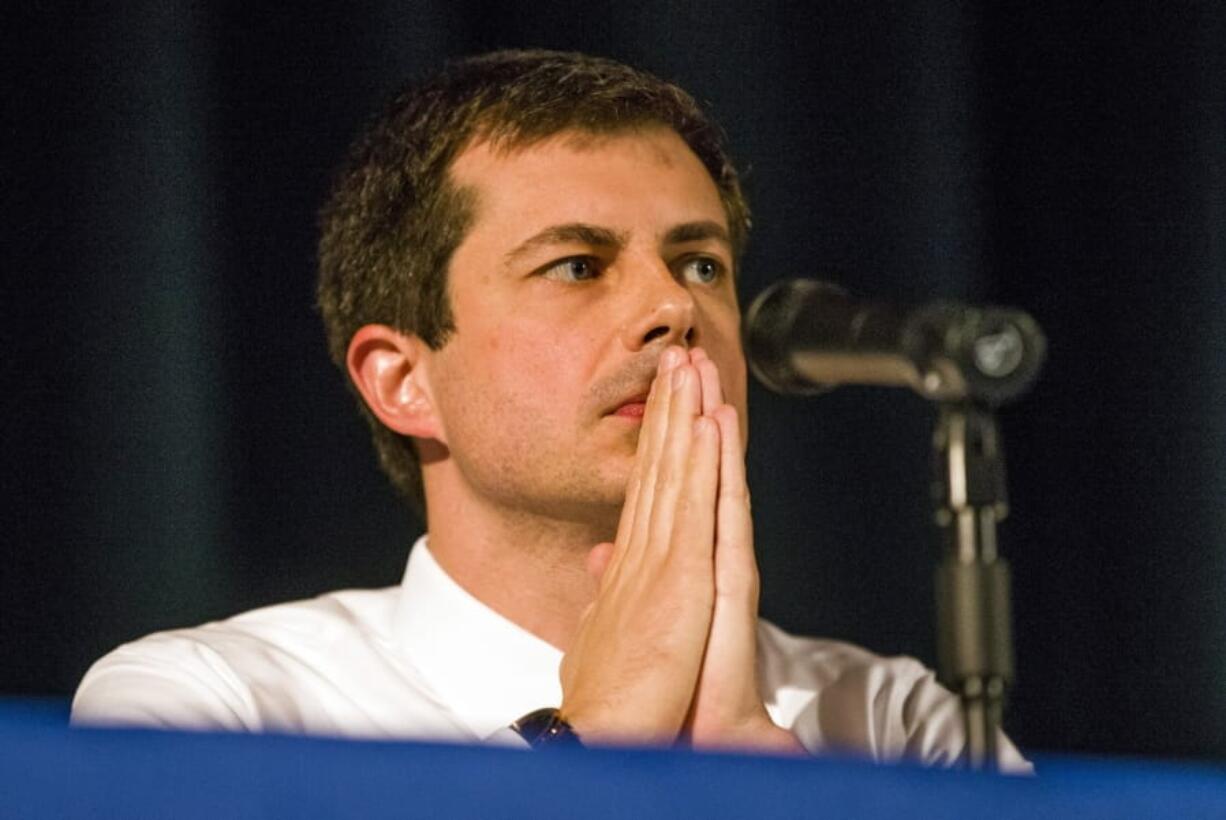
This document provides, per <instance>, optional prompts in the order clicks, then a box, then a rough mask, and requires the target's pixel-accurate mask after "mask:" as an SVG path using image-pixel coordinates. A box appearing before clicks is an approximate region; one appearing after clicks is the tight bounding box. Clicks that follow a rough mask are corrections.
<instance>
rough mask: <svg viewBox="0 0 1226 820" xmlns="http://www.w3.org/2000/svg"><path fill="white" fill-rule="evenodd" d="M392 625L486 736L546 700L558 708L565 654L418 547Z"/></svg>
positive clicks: (444, 695)
mask: <svg viewBox="0 0 1226 820" xmlns="http://www.w3.org/2000/svg"><path fill="white" fill-rule="evenodd" d="M394 629H395V633H396V639H397V641H398V642H399V644H400V646H401V648H402V649H403V650H404V651H405V653H406V654H407V656H408V659H409V661H410V662H411V663H412V664H413V666H414V667H415V668H416V669H417V671H418V672H419V673H421V675H422V677H423V678H425V680H426V682H427V684H428V685H429V686H430V688H431V689H432V690H433V691H434V694H435V696H436V697H437V698H438V699H439V700H440V701H441V702H442V703H443V704H444V705H445V706H447V707H448V708H450V709H452V710H454V712H455V714H456V716H457V717H458V718H459V719H460V720H461V721H462V722H463V723H465V724H467V725H468V726H469V727H470V728H471V729H472V730H473V732H474V733H475V734H476V735H477V736H478V737H479V738H482V739H485V738H488V737H489V736H490V735H492V734H493V733H494V732H496V731H498V730H499V729H503V728H505V727H506V726H508V725H509V724H510V723H511V722H512V721H514V720H516V719H517V718H519V717H522V716H523V715H525V714H527V713H528V712H531V711H533V710H535V709H540V708H542V707H545V706H555V707H556V706H558V705H560V703H561V700H562V687H561V684H560V683H559V681H558V666H559V664H560V663H561V661H562V653H561V652H560V651H559V650H558V649H557V648H555V647H553V646H551V645H550V644H549V643H547V642H545V641H543V640H541V639H540V638H538V637H536V636H535V635H533V634H532V633H530V632H528V631H527V630H525V629H523V628H522V627H520V626H518V625H516V624H515V623H513V622H511V621H509V620H508V619H506V618H505V617H503V616H502V615H499V614H498V613H497V612H495V611H494V610H492V609H490V608H489V607H488V606H486V605H485V604H483V603H481V601H479V600H478V599H477V598H475V597H473V596H472V595H471V594H470V593H469V592H468V591H467V590H465V589H464V588H463V587H461V586H460V585H459V584H457V583H456V582H455V580H453V579H452V578H451V576H449V575H448V574H447V573H446V572H445V571H444V570H443V568H442V567H441V566H439V564H438V562H437V561H435V560H434V556H433V555H431V554H430V550H429V547H428V545H427V536H425V535H423V536H422V537H421V538H419V539H418V540H417V543H416V544H414V545H413V549H412V550H411V551H410V553H409V562H408V566H407V567H406V568H405V572H404V581H403V582H402V583H401V585H400V597H399V599H398V601H397V604H396V614H395V622H394Z"/></svg>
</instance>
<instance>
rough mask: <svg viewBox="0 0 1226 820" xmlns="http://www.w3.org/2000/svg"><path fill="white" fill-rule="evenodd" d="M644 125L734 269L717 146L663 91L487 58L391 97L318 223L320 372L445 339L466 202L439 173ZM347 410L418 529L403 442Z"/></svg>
mask: <svg viewBox="0 0 1226 820" xmlns="http://www.w3.org/2000/svg"><path fill="white" fill-rule="evenodd" d="M651 125H664V126H667V127H669V128H672V129H673V130H674V131H676V132H677V134H679V135H680V136H681V138H682V139H683V140H685V142H686V144H687V145H688V146H689V147H690V149H691V150H692V151H693V152H694V153H695V155H697V156H698V158H699V159H700V160H701V161H702V163H703V165H704V166H705V167H706V169H707V171H708V172H709V173H710V174H711V178H712V179H713V180H714V182H715V185H716V187H717V188H718V189H719V194H720V198H721V199H722V201H723V205H724V210H725V212H726V215H727V218H728V225H729V233H730V234H731V239H732V247H733V252H734V255H735V256H737V257H739V256H740V253H741V251H742V249H743V248H744V245H745V241H746V239H747V237H748V233H749V210H748V207H747V205H746V203H745V199H744V196H743V195H742V193H741V186H740V182H739V180H738V178H737V173H736V169H735V168H734V167H733V166H732V162H731V161H730V160H729V158H728V155H727V153H726V152H725V149H724V139H723V135H722V133H721V132H720V130H719V128H718V127H717V126H716V125H715V124H714V123H713V122H712V121H711V120H709V119H708V118H707V117H706V116H705V115H704V114H703V112H702V110H701V109H700V108H699V106H698V105H697V103H695V102H694V100H693V98H691V97H690V96H689V95H688V94H687V93H686V92H685V91H683V90H682V89H680V88H678V87H677V86H675V85H673V84H671V83H667V82H664V81H663V80H660V79H658V78H656V77H653V76H651V75H650V74H647V73H644V72H642V71H637V70H635V69H632V68H630V67H628V66H625V65H622V64H621V63H617V62H614V61H612V60H607V59H603V58H599V57H590V56H587V55H583V54H573V53H562V52H551V51H499V52H494V53H492V54H484V55H481V56H477V57H470V58H467V59H463V60H460V61H457V62H454V63H451V64H449V65H448V66H446V68H445V69H444V70H443V71H442V72H441V73H440V74H438V75H437V76H435V77H433V78H431V79H429V80H427V81H426V82H424V83H420V84H414V85H411V86H409V87H408V88H406V89H404V90H403V91H401V92H400V93H399V94H397V95H396V96H395V97H394V98H393V99H392V100H391V102H390V104H389V105H388V106H387V107H386V108H385V109H384V110H383V112H382V113H381V114H380V115H379V116H378V117H376V118H375V119H374V120H373V121H372V122H371V123H370V124H369V126H368V127H367V128H366V129H365V131H364V132H363V133H362V135H361V136H360V137H359V138H358V139H357V140H356V141H355V142H354V144H353V146H352V147H351V148H350V152H349V155H348V157H347V159H346V161H345V163H344V165H343V166H342V168H341V171H340V174H339V175H338V177H337V180H336V183H335V185H334V187H333V190H332V194H331V196H330V197H329V199H328V201H327V203H326V204H325V205H324V207H323V209H322V211H321V212H320V229H321V237H320V242H319V289H318V299H319V309H320V312H321V313H322V315H323V320H324V325H325V328H326V330H327V335H328V347H329V351H330V353H331V356H332V360H333V361H334V362H335V363H336V364H337V366H338V367H340V369H341V371H342V372H347V371H346V366H345V358H346V353H347V350H348V347H349V342H350V340H351V339H352V338H353V335H354V334H355V333H356V332H357V331H358V329H359V328H361V327H362V326H364V325H368V324H385V325H389V326H391V327H394V328H396V329H397V330H399V331H401V332H403V333H411V334H416V335H417V336H418V337H419V338H421V339H422V341H423V342H425V343H426V344H427V345H428V346H429V347H430V348H431V349H434V350H437V349H439V348H440V347H442V346H443V345H444V344H446V342H447V340H448V338H449V337H450V335H451V333H453V332H454V331H455V330H456V327H455V321H454V317H453V316H452V313H451V305H450V300H449V299H448V297H447V268H448V265H449V264H450V261H451V256H452V254H453V253H454V252H455V250H456V248H457V247H459V245H460V242H461V241H462V240H463V238H464V235H465V233H466V232H467V230H468V228H469V226H470V225H471V222H472V218H473V208H474V202H473V197H472V193H471V192H470V191H466V190H464V189H460V188H458V187H456V186H455V185H453V184H452V183H451V180H450V175H449V170H450V168H451V165H452V162H453V161H454V160H455V159H456V157H458V156H459V155H460V153H461V152H462V151H463V150H464V149H465V148H467V147H468V146H470V145H471V144H473V143H475V142H478V141H482V140H488V141H490V142H493V143H495V144H497V145H499V146H500V147H503V148H507V149H515V148H522V147H527V146H529V145H531V144H533V143H535V142H539V141H541V140H543V139H546V138H548V137H551V136H554V135H556V134H559V133H561V132H563V131H570V130H578V131H583V132H587V133H590V134H596V135H600V134H612V133H619V132H623V131H629V130H633V129H635V128H639V127H644V126H651ZM346 381H347V382H348V378H347V377H346ZM350 387H351V388H352V387H353V385H352V384H350ZM355 392H356V391H355ZM358 403H359V406H360V407H361V409H362V413H363V415H364V416H365V417H366V420H367V421H368V422H369V423H370V425H371V430H372V432H373V436H374V443H375V449H376V450H377V451H378V454H379V461H380V464H381V465H382V466H383V470H384V471H385V472H386V473H387V475H388V477H389V478H390V479H391V481H392V483H393V484H394V485H395V486H396V488H397V489H398V490H400V491H401V492H402V493H403V494H404V495H405V496H406V497H407V498H408V499H409V501H410V502H411V503H412V504H413V506H414V507H415V508H416V510H417V512H418V513H419V514H420V515H422V516H423V519H424V516H425V512H426V510H425V499H424V494H423V489H422V481H421V466H420V463H419V461H418V458H417V453H416V451H415V450H414V448H413V443H412V440H411V438H409V437H407V436H402V435H400V434H398V433H395V432H394V431H392V430H390V429H388V428H387V427H385V426H384V425H383V424H382V423H381V422H379V420H378V419H377V418H375V416H374V414H373V413H371V412H370V410H369V409H368V408H367V407H366V405H365V403H363V402H362V401H361V397H360V396H359V400H358Z"/></svg>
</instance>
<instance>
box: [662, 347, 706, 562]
mask: <svg viewBox="0 0 1226 820" xmlns="http://www.w3.org/2000/svg"><path fill="white" fill-rule="evenodd" d="M670 383H671V385H672V394H673V395H672V399H671V403H670V405H669V419H668V428H669V435H668V439H667V441H666V442H665V446H664V449H663V451H662V452H661V454H660V463H659V467H658V469H657V474H656V488H655V498H654V500H653V507H652V513H651V516H650V522H649V525H648V526H649V529H648V544H649V546H648V547H647V549H651V550H653V551H655V552H656V553H657V554H659V553H661V552H667V551H668V548H669V544H670V539H671V536H672V533H673V524H674V521H675V518H676V507H677V499H678V498H679V497H680V496H681V491H682V489H683V488H684V486H685V476H686V464H687V461H688V458H689V451H690V445H691V443H692V440H693V435H692V431H693V427H694V419H695V418H697V417H698V413H699V410H701V408H702V395H701V393H700V386H699V384H698V372H697V370H695V368H694V367H693V365H689V364H682V365H680V366H678V367H677V369H676V370H674V371H673V373H672V376H671V379H670ZM711 512H712V513H714V509H712V510H711Z"/></svg>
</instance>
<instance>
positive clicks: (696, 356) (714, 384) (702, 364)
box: [690, 347, 724, 416]
mask: <svg viewBox="0 0 1226 820" xmlns="http://www.w3.org/2000/svg"><path fill="white" fill-rule="evenodd" d="M690 361H692V362H694V366H695V367H696V368H698V375H699V376H700V377H701V380H702V414H703V415H704V416H710V415H712V414H713V413H714V412H715V410H716V408H718V407H719V406H720V405H721V404H723V403H724V392H723V388H722V387H721V386H720V383H719V368H717V367H716V366H715V362H713V361H711V359H710V358H709V357H707V355H706V354H705V353H704V352H703V351H702V348H698V347H696V348H694V349H693V350H691V351H690Z"/></svg>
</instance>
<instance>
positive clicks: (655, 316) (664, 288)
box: [622, 260, 698, 351]
mask: <svg viewBox="0 0 1226 820" xmlns="http://www.w3.org/2000/svg"><path fill="white" fill-rule="evenodd" d="M628 278H629V279H630V287H631V290H632V293H633V296H632V298H631V303H632V305H633V309H632V310H633V312H632V313H631V318H630V321H629V322H627V323H626V326H625V329H624V331H623V334H624V335H623V339H622V343H623V344H624V345H625V346H626V349H627V350H630V351H639V350H642V349H644V348H646V347H648V346H649V345H652V344H658V345H659V347H660V348H661V349H663V348H665V347H667V346H669V345H674V344H675V345H681V346H682V347H693V346H694V345H695V344H697V343H698V339H697V335H698V329H697V326H696V324H695V314H696V308H695V305H694V296H693V294H692V293H690V291H689V290H688V289H687V288H686V287H685V285H684V284H682V283H681V282H678V281H677V279H676V277H675V276H674V275H673V272H672V271H671V270H669V268H668V266H667V265H666V264H664V262H663V260H658V261H657V262H656V263H654V264H650V265H644V266H643V268H642V269H641V270H640V271H639V273H638V275H636V276H631V277H628Z"/></svg>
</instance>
